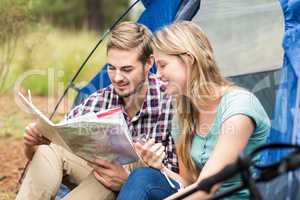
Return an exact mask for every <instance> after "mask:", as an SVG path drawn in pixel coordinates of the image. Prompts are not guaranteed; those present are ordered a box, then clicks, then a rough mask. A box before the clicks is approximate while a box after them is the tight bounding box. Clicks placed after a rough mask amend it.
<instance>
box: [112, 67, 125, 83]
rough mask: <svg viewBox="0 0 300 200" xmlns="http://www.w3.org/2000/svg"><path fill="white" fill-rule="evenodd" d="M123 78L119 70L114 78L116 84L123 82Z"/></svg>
mask: <svg viewBox="0 0 300 200" xmlns="http://www.w3.org/2000/svg"><path fill="white" fill-rule="evenodd" d="M123 78H124V77H123V74H122V73H121V72H120V71H119V70H117V71H116V73H115V76H114V79H115V82H119V81H122V80H123Z"/></svg>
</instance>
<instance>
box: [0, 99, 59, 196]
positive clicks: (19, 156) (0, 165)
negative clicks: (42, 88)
mask: <svg viewBox="0 0 300 200" xmlns="http://www.w3.org/2000/svg"><path fill="white" fill-rule="evenodd" d="M33 102H34V104H35V105H37V107H39V108H48V109H49V108H50V109H49V110H51V109H52V107H53V106H48V105H49V98H47V97H38V96H34V97H33ZM62 107H63V109H64V106H62ZM63 109H62V110H60V112H59V113H60V114H58V115H57V117H56V118H57V120H59V119H61V118H62V117H63V115H64V114H63V113H64V110H63ZM41 110H42V111H43V112H44V113H45V114H48V116H49V112H47V110H45V109H41ZM31 121H33V119H32V118H31V116H30V114H29V113H26V112H24V110H22V108H20V106H19V105H18V103H17V101H16V100H15V96H14V94H12V93H9V94H5V95H3V94H2V95H0V200H12V199H14V198H15V193H16V191H17V182H18V179H19V177H20V175H21V173H22V171H23V168H24V166H25V163H26V158H25V156H24V154H23V142H22V137H23V131H24V127H25V125H26V124H28V123H29V122H31Z"/></svg>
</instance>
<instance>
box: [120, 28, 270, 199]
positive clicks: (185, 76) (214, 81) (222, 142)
mask: <svg viewBox="0 0 300 200" xmlns="http://www.w3.org/2000/svg"><path fill="white" fill-rule="evenodd" d="M153 45H154V57H155V61H156V64H157V67H158V73H159V75H160V77H161V79H162V80H163V81H165V82H166V84H167V85H166V92H167V93H168V94H169V95H173V96H175V97H176V100H177V101H176V102H177V121H178V122H179V124H180V131H178V133H176V130H172V135H173V136H174V139H175V141H176V144H177V152H178V156H179V163H180V164H179V169H180V177H179V176H177V175H176V174H174V173H171V172H170V171H169V170H167V169H166V168H165V167H164V166H163V162H162V157H163V156H164V155H163V154H161V153H160V152H162V151H161V147H160V146H159V145H157V144H156V145H154V144H153V143H154V142H153V141H152V140H150V141H148V142H147V143H146V144H144V145H141V144H136V149H137V150H138V152H139V153H140V155H141V158H142V159H143V161H144V162H145V163H146V164H147V165H148V166H151V167H152V168H149V167H148V168H140V169H137V170H136V171H135V172H133V173H132V174H131V175H130V176H129V178H128V181H127V182H126V183H125V184H124V186H123V188H122V189H121V191H120V193H119V196H118V199H163V198H166V197H167V196H169V195H171V194H174V193H176V192H177V189H178V188H179V187H185V186H187V185H189V186H187V187H186V188H184V189H181V190H180V191H179V192H178V193H176V194H174V195H172V196H169V198H168V199H172V198H174V197H176V196H177V195H178V194H180V193H182V192H184V191H186V190H188V189H189V188H192V187H195V184H196V183H198V182H200V181H201V180H203V179H204V178H207V177H209V176H211V175H213V174H215V173H217V172H218V171H220V170H221V169H222V168H223V167H224V166H225V165H227V164H229V163H232V162H234V161H235V160H236V159H237V157H238V155H239V154H240V153H242V152H244V153H246V154H248V153H249V152H251V151H252V150H253V149H254V148H255V147H257V146H259V145H261V144H263V143H264V142H265V139H266V136H267V133H268V132H269V128H270V122H269V119H268V116H267V114H266V112H265V111H264V109H263V107H262V106H261V104H260V102H259V101H258V99H257V98H256V97H255V96H254V95H253V94H252V93H250V92H248V91H246V90H244V89H242V88H239V87H237V86H234V85H233V84H232V83H231V82H229V81H227V80H226V79H225V78H223V77H222V76H221V74H220V72H219V69H218V67H217V64H216V61H215V59H214V57H213V50H212V47H211V44H210V42H209V40H208V39H207V37H206V36H205V34H204V33H203V32H202V30H201V29H200V27H198V26H197V25H195V24H193V23H192V22H178V23H175V24H172V25H170V26H168V27H165V28H163V29H162V30H160V31H159V32H157V33H156V34H155V36H154V38H153ZM256 159H258V157H257V158H256ZM153 168H156V169H159V170H160V171H161V172H163V173H160V171H159V170H155V169H153ZM164 174H167V175H168V177H170V178H171V180H169V178H168V179H166V178H165V176H164ZM168 180H169V181H170V182H171V183H170V184H168V182H167V181H168ZM240 182H241V178H240V177H239V176H236V177H233V178H231V179H229V180H226V181H224V182H223V183H221V184H217V185H215V186H214V187H213V188H212V192H216V191H223V190H226V189H228V188H230V187H232V186H235V185H238V184H240ZM179 183H181V185H182V186H180V184H179ZM208 195H210V194H206V193H204V192H197V193H195V194H194V195H192V196H190V197H189V198H190V199H204V198H207V197H208ZM248 198H249V193H248V191H247V190H242V191H240V192H238V193H236V194H235V195H234V196H231V197H230V199H248Z"/></svg>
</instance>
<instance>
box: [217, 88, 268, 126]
mask: <svg viewBox="0 0 300 200" xmlns="http://www.w3.org/2000/svg"><path fill="white" fill-rule="evenodd" d="M220 109H221V111H220V112H221V118H222V121H224V120H226V119H228V118H229V117H231V116H233V115H236V114H243V115H247V116H248V117H250V118H252V119H253V120H254V122H255V123H256V125H264V126H269V124H270V120H269V117H268V115H267V113H266V111H265V109H264V108H263V106H262V104H261V103H260V101H259V99H258V98H257V97H256V96H255V95H254V94H253V93H252V92H250V91H248V90H246V89H243V88H238V87H236V88H233V89H231V90H229V91H227V92H226V93H225V94H224V95H223V97H222V99H221V103H220Z"/></svg>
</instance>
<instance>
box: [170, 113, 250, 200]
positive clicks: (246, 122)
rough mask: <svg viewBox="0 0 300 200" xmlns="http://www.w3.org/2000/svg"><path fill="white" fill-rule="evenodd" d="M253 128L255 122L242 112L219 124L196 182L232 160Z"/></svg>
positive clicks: (199, 196) (197, 195)
mask: <svg viewBox="0 0 300 200" xmlns="http://www.w3.org/2000/svg"><path fill="white" fill-rule="evenodd" d="M254 128H255V123H254V122H253V120H252V119H251V118H250V117H248V116H246V115H243V114H237V115H234V116H232V117H230V118H228V119H226V120H225V121H224V122H223V124H222V126H221V129H220V134H219V137H218V141H217V144H216V146H215V148H214V150H213V152H212V154H211V155H210V157H209V159H208V161H207V162H206V164H205V165H204V167H203V169H202V171H201V173H200V175H199V178H198V180H197V182H196V183H199V182H200V181H201V180H203V179H204V178H207V177H209V176H211V175H214V174H215V173H217V172H219V171H220V170H221V169H223V167H225V166H226V165H227V164H230V163H232V162H234V161H235V160H236V159H237V158H238V156H239V154H240V153H241V152H242V151H243V149H244V148H245V147H246V145H247V143H248V140H249V138H250V136H251V134H252V132H253V130H254ZM195 185H196V184H192V185H191V186H189V187H187V188H185V189H183V190H181V191H179V192H178V193H176V194H174V195H172V196H170V197H168V198H167V199H168V200H170V199H174V198H175V197H176V196H178V194H182V193H184V192H185V191H188V190H189V189H190V188H192V187H195ZM220 185H221V183H219V184H217V185H215V186H214V187H213V189H212V192H215V191H216V190H217V189H218V188H219V187H220ZM207 197H208V194H206V193H204V192H197V193H195V194H193V195H191V196H189V197H188V198H186V199H204V198H207Z"/></svg>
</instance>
